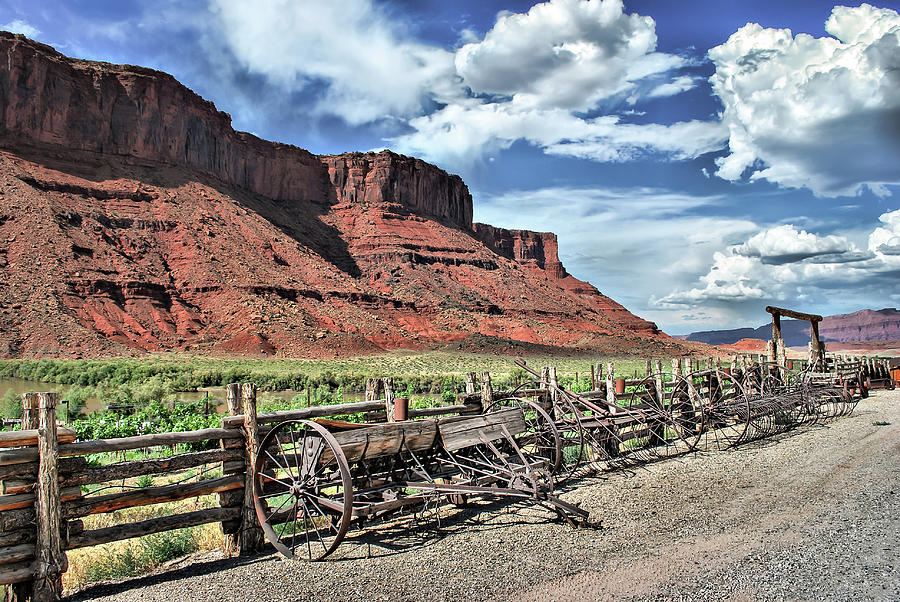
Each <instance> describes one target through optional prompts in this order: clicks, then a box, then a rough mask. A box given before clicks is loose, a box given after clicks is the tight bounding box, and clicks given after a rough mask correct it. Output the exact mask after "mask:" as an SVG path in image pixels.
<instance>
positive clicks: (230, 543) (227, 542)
mask: <svg viewBox="0 0 900 602" xmlns="http://www.w3.org/2000/svg"><path fill="white" fill-rule="evenodd" d="M225 405H227V406H228V415H229V416H237V415H238V414H240V413H241V386H240V385H239V384H237V383H231V384H229V385H227V386H226V387H225ZM243 445H244V443H243V442H242V441H241V440H240V439H223V440H222V448H223V449H231V448H235V447H242V446H243ZM244 460H246V458H244ZM238 462H239V461H235V462H234V464H238ZM227 464H228V463H227V462H226V463H224V464H223V465H222V474H223V475H233V474H240V473H242V472H244V471H247V470H250V471H252V470H253V466H251V465H249V464H248V463H247V462H246V461H244V462H241V464H243V465H242V466H239V467H238V466H228V465H227ZM219 505H220V506H222V507H223V508H226V507H227V508H234V507H238V506H240V507H243V505H244V492H243V491H242V490H240V489H236V490H234V491H223V492H222V493H220V494H219ZM240 530H241V519H240V518H238V519H235V520H229V521H225V522H223V523H222V533H223V534H224V536H225V537H224V539H223V541H222V550H223V551H224V553H225V555H226V556H234V555H236V554H238V553H239V552H240Z"/></svg>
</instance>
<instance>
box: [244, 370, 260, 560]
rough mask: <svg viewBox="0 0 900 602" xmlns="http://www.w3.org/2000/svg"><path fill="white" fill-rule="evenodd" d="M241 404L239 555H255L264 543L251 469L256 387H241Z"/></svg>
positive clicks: (256, 440)
mask: <svg viewBox="0 0 900 602" xmlns="http://www.w3.org/2000/svg"><path fill="white" fill-rule="evenodd" d="M241 402H242V403H243V406H244V436H245V442H246V446H247V447H246V450H247V472H246V473H245V475H244V505H243V508H242V510H241V533H240V543H239V547H240V554H241V555H242V556H246V555H249V554H255V553H256V552H258V551H259V550H260V549H262V546H263V543H264V541H265V539H264V537H263V532H262V529H261V528H260V526H259V523H258V522H257V519H256V508H255V506H254V504H253V467H254V466H255V465H256V456H257V454H258V453H259V427H258V425H257V423H256V385H255V384H253V383H244V384H243V385H241Z"/></svg>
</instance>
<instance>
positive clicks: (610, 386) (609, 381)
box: [606, 362, 618, 412]
mask: <svg viewBox="0 0 900 602" xmlns="http://www.w3.org/2000/svg"><path fill="white" fill-rule="evenodd" d="M615 377H616V368H615V366H614V365H613V363H612V362H609V363H608V364H606V404H607V405H608V406H609V409H610V411H611V412H615V411H616V408H617V407H618V406H617V405H616V385H615Z"/></svg>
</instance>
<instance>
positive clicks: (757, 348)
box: [716, 339, 767, 353]
mask: <svg viewBox="0 0 900 602" xmlns="http://www.w3.org/2000/svg"><path fill="white" fill-rule="evenodd" d="M766 344H767V343H766V341H763V340H762V339H741V340H740V341H738V342H737V343H731V344H730V345H716V347H718V348H719V349H733V350H734V351H744V352H748V353H765V352H766Z"/></svg>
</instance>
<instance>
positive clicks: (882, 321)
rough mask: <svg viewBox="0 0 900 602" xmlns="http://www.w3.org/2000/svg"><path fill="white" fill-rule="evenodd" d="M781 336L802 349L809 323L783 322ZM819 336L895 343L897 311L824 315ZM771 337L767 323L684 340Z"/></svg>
mask: <svg viewBox="0 0 900 602" xmlns="http://www.w3.org/2000/svg"><path fill="white" fill-rule="evenodd" d="M781 334H782V337H783V338H784V343H785V345H787V346H788V347H797V346H806V344H807V343H809V340H810V334H809V322H806V321H802V320H787V319H783V320H782V321H781ZM819 336H820V337H821V338H822V340H823V341H826V342H828V341H831V342H835V343H849V342H857V341H898V340H900V311H897V310H896V309H895V308H893V307H890V308H885V309H879V310H873V309H863V310H860V311H857V312H854V313H852V314H838V315H834V316H825V317H824V319H823V320H822V322H821V323H820V324H819ZM771 338H772V325H771V323H769V324H764V325H762V326H760V327H758V328H737V329H733V330H707V331H702V332H692V333H691V334H689V335H687V336H686V337H685V340H688V341H697V342H702V343H707V344H709V345H735V344H737V343H739V342H740V341H741V340H745V339H746V340H753V339H762V340H768V339H771Z"/></svg>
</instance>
